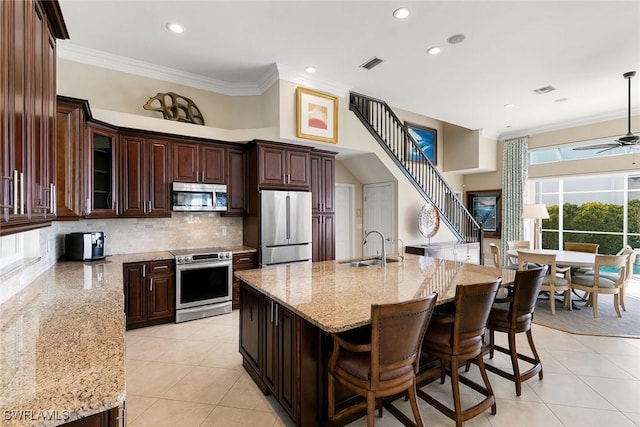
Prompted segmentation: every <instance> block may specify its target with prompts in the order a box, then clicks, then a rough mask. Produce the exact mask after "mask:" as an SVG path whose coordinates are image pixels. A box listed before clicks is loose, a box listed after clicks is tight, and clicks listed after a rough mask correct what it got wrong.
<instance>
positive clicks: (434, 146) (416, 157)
mask: <svg viewBox="0 0 640 427" xmlns="http://www.w3.org/2000/svg"><path fill="white" fill-rule="evenodd" d="M404 124H405V126H406V127H407V130H408V131H409V135H411V136H412V137H413V139H414V140H415V141H416V144H417V147H416V146H415V145H414V144H413V142H412V141H411V140H410V139H409V138H407V149H406V150H405V153H406V156H407V160H411V161H414V162H424V161H425V160H424V157H425V156H426V157H427V158H428V159H429V161H430V162H431V163H432V164H433V165H434V166H435V165H436V163H437V161H438V131H437V130H435V129H432V128H429V127H426V126H421V125H416V124H414V123H409V122H404Z"/></svg>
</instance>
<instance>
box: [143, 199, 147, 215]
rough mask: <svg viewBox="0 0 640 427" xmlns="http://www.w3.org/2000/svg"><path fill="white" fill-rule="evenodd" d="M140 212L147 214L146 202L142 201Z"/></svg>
mask: <svg viewBox="0 0 640 427" xmlns="http://www.w3.org/2000/svg"><path fill="white" fill-rule="evenodd" d="M142 214H143V215H146V214H147V202H144V201H143V202H142Z"/></svg>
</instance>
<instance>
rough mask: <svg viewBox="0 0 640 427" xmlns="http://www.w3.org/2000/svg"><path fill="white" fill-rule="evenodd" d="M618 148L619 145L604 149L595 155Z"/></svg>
mask: <svg viewBox="0 0 640 427" xmlns="http://www.w3.org/2000/svg"><path fill="white" fill-rule="evenodd" d="M618 147H620V146H619V145H615V146H613V147H609V148H605V149H604V150H600V151H598V152H597V153H596V154H600V153H604V152H605V151H609V150H613V149H615V148H618Z"/></svg>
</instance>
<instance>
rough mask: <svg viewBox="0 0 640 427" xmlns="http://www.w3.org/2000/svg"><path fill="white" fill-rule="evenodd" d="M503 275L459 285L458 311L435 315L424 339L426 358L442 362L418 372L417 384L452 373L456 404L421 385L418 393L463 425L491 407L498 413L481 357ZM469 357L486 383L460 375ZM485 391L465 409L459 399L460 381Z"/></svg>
mask: <svg viewBox="0 0 640 427" xmlns="http://www.w3.org/2000/svg"><path fill="white" fill-rule="evenodd" d="M501 281H502V279H500V278H498V279H497V280H496V281H493V282H488V283H479V284H475V285H458V286H457V287H456V296H455V314H454V315H446V316H434V317H433V318H432V319H431V322H430V323H429V327H428V328H427V333H426V335H425V337H424V341H423V343H422V351H423V355H424V356H425V357H426V358H429V357H430V358H436V359H439V360H440V366H439V367H436V368H433V369H427V370H426V371H425V372H423V373H420V374H418V378H417V382H418V387H422V386H424V385H425V384H427V383H428V382H430V381H431V380H433V379H434V378H437V377H438V376H440V382H441V383H444V379H445V375H446V374H448V375H450V376H451V391H452V393H453V402H454V408H453V409H451V408H449V407H447V406H446V405H444V404H443V403H441V402H439V401H438V400H436V399H435V398H434V397H433V396H430V395H429V394H427V393H426V392H424V391H423V390H422V389H421V388H419V389H418V397H420V398H421V399H423V400H425V401H426V402H428V403H429V404H430V405H431V406H433V407H434V408H436V409H437V410H438V411H440V412H442V413H443V414H444V415H446V416H447V417H449V418H451V419H452V420H454V421H455V422H456V426H458V427H460V426H461V425H462V422H463V421H466V420H469V419H471V418H473V417H475V416H476V415H478V414H481V413H482V412H484V411H486V410H487V409H489V408H491V413H492V414H495V413H496V400H495V397H494V395H493V390H492V389H491V384H490V383H489V378H488V377H487V372H486V371H485V366H484V361H483V359H482V347H483V338H484V333H485V330H486V326H487V319H488V317H489V311H490V310H491V305H492V304H493V301H494V300H495V298H496V294H497V293H498V288H499V287H500V282H501ZM469 359H476V360H477V364H478V367H479V368H480V374H481V375H482V380H483V382H484V386H483V385H481V384H478V383H476V382H474V381H472V380H471V379H469V378H467V377H464V376H460V375H459V374H458V367H459V365H460V363H464V362H466V361H467V360H469ZM459 383H463V384H465V385H466V386H468V387H471V388H472V389H474V390H476V391H477V392H479V393H481V394H483V395H484V396H485V398H484V399H483V400H482V401H481V402H479V403H477V404H476V405H474V406H472V407H470V408H467V409H464V410H463V409H462V406H461V403H460V384H459Z"/></svg>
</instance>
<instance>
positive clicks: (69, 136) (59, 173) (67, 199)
mask: <svg viewBox="0 0 640 427" xmlns="http://www.w3.org/2000/svg"><path fill="white" fill-rule="evenodd" d="M90 119H91V110H90V108H89V102H87V101H86V100H82V99H75V98H69V97H64V96H58V97H57V103H56V206H57V207H56V216H57V219H58V220H77V219H79V218H81V217H83V216H84V213H85V203H86V200H85V197H84V194H85V188H84V184H85V180H84V176H83V169H84V150H85V149H86V147H85V143H86V140H87V125H86V123H87V121H88V120H90Z"/></svg>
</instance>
